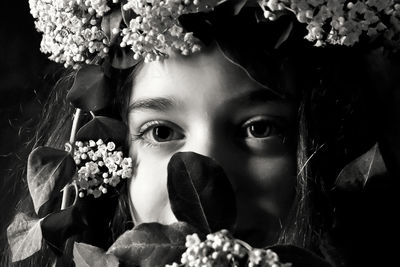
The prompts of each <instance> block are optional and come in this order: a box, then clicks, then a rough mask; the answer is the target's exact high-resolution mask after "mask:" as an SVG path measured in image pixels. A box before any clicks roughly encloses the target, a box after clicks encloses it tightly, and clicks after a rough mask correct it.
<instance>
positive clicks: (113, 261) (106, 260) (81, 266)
mask: <svg viewBox="0 0 400 267" xmlns="http://www.w3.org/2000/svg"><path fill="white" fill-rule="evenodd" d="M73 255H74V262H75V266H76V267H96V266H104V267H118V266H119V261H118V259H117V258H116V257H115V256H114V255H112V254H106V253H105V251H104V250H102V249H101V248H98V247H95V246H91V245H88V244H84V243H77V242H75V243H74V249H73Z"/></svg>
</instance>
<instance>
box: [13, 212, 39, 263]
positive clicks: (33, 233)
mask: <svg viewBox="0 0 400 267" xmlns="http://www.w3.org/2000/svg"><path fill="white" fill-rule="evenodd" d="M40 222H41V219H35V218H30V217H29V216H28V215H26V214H24V213H18V214H17V215H16V216H15V218H14V221H13V222H12V223H11V224H10V226H8V228H7V238H8V243H9V245H10V249H11V254H12V261H13V262H15V261H20V260H23V259H26V258H28V257H30V256H32V255H33V254H34V253H35V252H37V251H39V250H40V249H41V247H42V230H41V228H40Z"/></svg>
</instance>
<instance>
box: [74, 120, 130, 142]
mask: <svg viewBox="0 0 400 267" xmlns="http://www.w3.org/2000/svg"><path fill="white" fill-rule="evenodd" d="M126 133H127V127H126V125H125V124H124V123H123V122H121V121H119V120H116V119H111V118H108V117H104V116H96V117H95V118H93V119H92V120H91V121H90V122H88V123H87V124H85V125H84V126H83V127H82V128H81V129H80V130H79V131H78V133H77V134H76V139H77V140H98V139H103V140H107V139H110V140H112V141H113V142H117V143H119V144H124V143H125V139H126Z"/></svg>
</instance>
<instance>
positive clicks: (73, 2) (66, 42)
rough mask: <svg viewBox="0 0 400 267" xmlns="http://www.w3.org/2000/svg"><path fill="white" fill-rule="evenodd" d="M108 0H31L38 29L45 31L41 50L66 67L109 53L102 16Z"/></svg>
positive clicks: (30, 3) (87, 61) (90, 61)
mask: <svg viewBox="0 0 400 267" xmlns="http://www.w3.org/2000/svg"><path fill="white" fill-rule="evenodd" d="M107 2H108V1H107V0H29V6H30V8H31V14H32V16H33V17H34V18H36V19H37V21H36V22H35V25H36V29H37V30H38V31H39V32H42V33H43V38H42V42H41V47H40V49H41V51H42V52H43V53H48V54H50V57H49V58H50V59H51V60H53V61H55V62H58V63H63V64H64V66H65V67H70V66H72V67H75V68H77V67H78V66H79V64H82V63H86V64H89V63H93V62H94V63H95V62H96V61H97V60H98V59H99V58H104V57H106V56H107V53H108V39H107V38H106V36H105V34H104V33H103V31H102V30H101V18H102V16H103V15H104V14H105V13H106V12H108V11H109V10H110V8H109V7H108V5H107Z"/></svg>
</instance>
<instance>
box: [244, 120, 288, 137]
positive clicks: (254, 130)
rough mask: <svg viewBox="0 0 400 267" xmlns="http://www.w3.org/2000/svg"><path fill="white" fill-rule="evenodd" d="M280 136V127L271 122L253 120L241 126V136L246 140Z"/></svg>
mask: <svg viewBox="0 0 400 267" xmlns="http://www.w3.org/2000/svg"><path fill="white" fill-rule="evenodd" d="M279 134H281V131H280V127H279V126H278V125H277V123H275V122H274V121H272V120H269V119H266V118H257V117H256V118H254V119H251V120H249V121H247V122H246V123H244V125H243V126H242V136H243V137H245V138H248V139H265V138H268V137H271V136H276V135H279Z"/></svg>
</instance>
